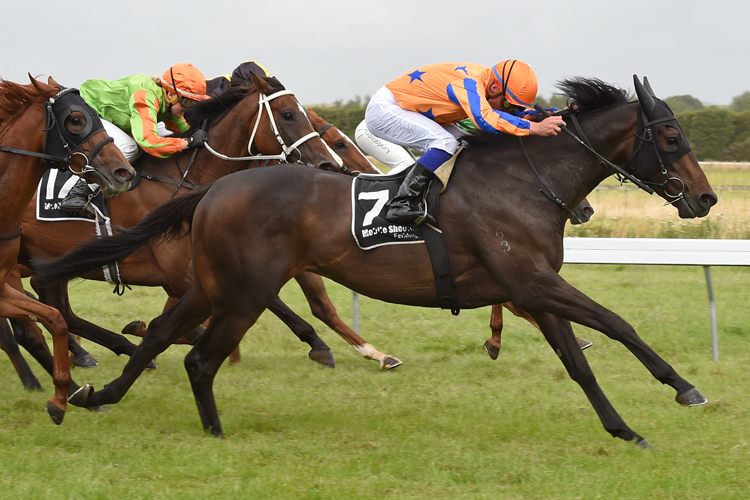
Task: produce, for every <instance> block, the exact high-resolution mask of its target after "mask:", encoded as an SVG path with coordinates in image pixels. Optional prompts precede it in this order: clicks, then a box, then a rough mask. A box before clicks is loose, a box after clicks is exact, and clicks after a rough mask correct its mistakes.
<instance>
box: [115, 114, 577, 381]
mask: <svg viewBox="0 0 750 500" xmlns="http://www.w3.org/2000/svg"><path fill="white" fill-rule="evenodd" d="M307 113H308V116H309V118H310V122H311V123H312V126H313V129H314V130H315V131H316V132H318V134H320V136H321V138H322V139H323V140H324V141H325V143H326V144H327V145H328V147H330V148H331V149H332V150H333V152H334V153H336V154H337V155H338V156H339V158H341V160H342V161H343V166H344V167H345V168H347V169H348V170H349V171H350V172H353V173H368V174H380V173H382V172H380V170H378V169H377V167H375V166H374V165H373V164H372V163H371V162H370V161H369V160H368V159H367V157H365V155H364V154H362V152H361V151H360V150H359V148H358V147H357V146H356V145H355V144H354V143H353V142H352V141H351V139H349V138H348V137H347V136H346V135H344V134H342V133H341V131H340V130H339V129H338V128H336V126H335V125H333V124H331V123H329V122H327V121H325V120H324V119H322V118H321V117H320V116H318V114H317V113H315V111H313V110H312V109H308V110H307ZM584 216H585V213H584V212H581V217H584ZM295 280H296V281H297V283H298V284H299V285H300V287H301V288H302V291H303V292H304V294H305V297H306V298H307V301H308V304H309V306H310V310H311V311H312V313H313V316H315V317H316V318H318V319H319V320H321V321H322V322H323V323H325V324H326V325H327V326H328V327H329V328H331V329H332V330H333V331H335V332H336V333H338V334H339V335H340V336H341V337H342V338H343V339H344V340H346V341H347V342H348V343H349V345H351V346H352V347H353V348H354V349H355V350H356V351H357V352H358V353H360V354H361V355H362V356H363V357H364V358H365V359H371V360H374V361H377V362H378V363H379V365H380V368H381V369H382V370H390V369H392V368H395V367H397V366H400V365H401V360H399V359H398V358H396V357H394V356H391V355H390V354H385V353H382V352H380V351H379V350H378V349H376V348H375V347H374V346H373V345H372V344H371V343H369V342H367V341H366V340H365V339H363V338H362V337H360V336H359V335H358V334H357V333H356V332H355V331H354V330H352V329H351V328H350V327H349V326H348V325H347V324H346V323H345V322H344V321H342V320H341V318H340V317H339V316H338V313H337V312H336V308H335V306H334V305H333V303H332V302H331V300H330V298H329V297H328V292H327V291H326V289H325V285H324V283H323V280H322V279H321V278H320V276H318V275H315V274H310V273H302V274H300V275H299V276H296V277H295ZM176 302H177V298H176V297H170V298H169V299H168V300H167V304H166V305H165V307H164V310H165V311H166V310H167V309H169V308H170V307H172V306H173V305H174V304H175V303H176ZM270 309H271V311H272V312H274V314H276V315H277V316H278V317H279V318H280V319H281V320H282V321H283V322H284V323H285V324H287V326H289V327H290V328H291V329H292V331H293V332H295V335H297V337H299V338H300V340H302V341H303V342H306V343H307V344H308V345H309V346H310V347H311V348H312V350H311V352H310V358H311V359H313V360H314V361H316V362H318V363H321V364H324V365H326V366H335V362H334V360H333V356H332V354H330V351H326V349H328V348H327V347H325V343H324V342H323V341H322V340H320V338H319V337H318V336H317V334H316V333H315V330H314V329H313V327H312V325H310V324H308V323H307V322H306V321H304V320H303V319H302V318H300V317H299V316H297V315H296V314H295V313H294V312H293V311H291V310H290V309H288V308H287V307H286V306H285V305H284V304H283V302H281V301H280V300H278V301H275V302H274V305H272V307H271V308H270ZM126 329H127V330H128V332H129V333H131V334H133V335H137V336H140V337H142V336H143V334H144V333H145V332H146V323H145V322H143V321H140V320H139V321H135V322H132V323H131V324H129V325H128V326H126ZM177 342H178V343H188V342H189V341H188V340H186V339H178V340H177ZM239 358H240V353H239V347H238V348H237V349H235V351H233V352H232V354H231V355H230V361H231V362H237V361H239Z"/></svg>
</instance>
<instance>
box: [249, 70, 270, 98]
mask: <svg viewBox="0 0 750 500" xmlns="http://www.w3.org/2000/svg"><path fill="white" fill-rule="evenodd" d="M250 78H252V80H253V85H255V88H256V89H258V92H260V93H261V94H267V93H268V91H269V90H271V86H270V85H269V84H268V82H267V81H265V80H263V79H262V78H260V77H259V76H257V75H256V74H255V73H250Z"/></svg>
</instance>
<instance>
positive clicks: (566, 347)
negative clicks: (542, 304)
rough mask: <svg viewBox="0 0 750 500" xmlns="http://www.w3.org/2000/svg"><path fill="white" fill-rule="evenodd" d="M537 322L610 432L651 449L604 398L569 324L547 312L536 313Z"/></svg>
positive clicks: (571, 376)
mask: <svg viewBox="0 0 750 500" xmlns="http://www.w3.org/2000/svg"><path fill="white" fill-rule="evenodd" d="M536 319H537V322H538V323H539V325H540V327H541V330H542V333H543V334H544V336H545V338H546V339H547V342H548V343H549V345H550V347H552V349H553V350H554V351H555V353H556V354H557V355H558V357H559V358H560V360H561V361H562V363H563V365H564V366H565V369H566V370H567V371H568V374H569V375H570V378H572V379H573V380H574V381H576V382H577V383H578V385H580V386H581V389H583V392H584V393H585V394H586V397H587V398H588V399H589V401H590V402H591V405H592V406H593V407H594V410H595V411H596V413H597V415H599V419H600V420H601V422H602V425H604V428H605V429H606V430H607V432H609V433H610V434H612V435H613V436H614V437H619V438H622V439H624V440H626V441H635V442H636V444H638V445H639V446H641V447H644V448H645V447H650V445H649V443H648V441H646V440H645V439H643V437H641V436H639V435H638V434H636V433H635V432H634V431H633V430H632V429H630V428H629V427H628V426H627V425H626V424H625V421H624V420H623V419H622V418H621V417H620V415H618V414H617V412H616V411H615V409H614V407H613V406H612V404H611V403H610V402H609V400H608V399H607V397H606V396H605V395H604V392H603V391H602V390H601V388H600V387H599V384H598V383H597V381H596V377H594V373H593V372H592V371H591V367H590V366H589V364H588V362H587V361H586V357H585V356H584V355H583V353H582V352H581V349H580V347H579V346H578V342H577V341H576V338H575V334H574V333H573V328H571V326H570V322H569V321H567V320H563V319H560V318H558V317H556V316H553V315H551V314H547V313H540V314H537V315H536Z"/></svg>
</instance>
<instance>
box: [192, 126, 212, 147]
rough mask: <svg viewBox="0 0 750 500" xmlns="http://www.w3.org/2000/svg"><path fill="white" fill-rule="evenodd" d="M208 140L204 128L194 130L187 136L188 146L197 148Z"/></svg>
mask: <svg viewBox="0 0 750 500" xmlns="http://www.w3.org/2000/svg"><path fill="white" fill-rule="evenodd" d="M207 140H208V134H207V133H206V131H205V130H196V131H195V133H193V135H191V136H190V137H188V140H187V141H188V147H189V148H199V147H201V146H203V144H205V142H206V141H207Z"/></svg>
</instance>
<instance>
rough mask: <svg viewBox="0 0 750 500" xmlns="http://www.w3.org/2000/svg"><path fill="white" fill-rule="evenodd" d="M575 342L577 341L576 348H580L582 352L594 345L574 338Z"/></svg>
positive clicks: (579, 338)
mask: <svg viewBox="0 0 750 500" xmlns="http://www.w3.org/2000/svg"><path fill="white" fill-rule="evenodd" d="M576 340H577V341H578V347H580V348H581V350H582V351H583V350H584V349H588V348H589V347H591V346H592V345H594V343H593V342H591V341H590V340H586V339H582V338H581V337H576Z"/></svg>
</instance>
